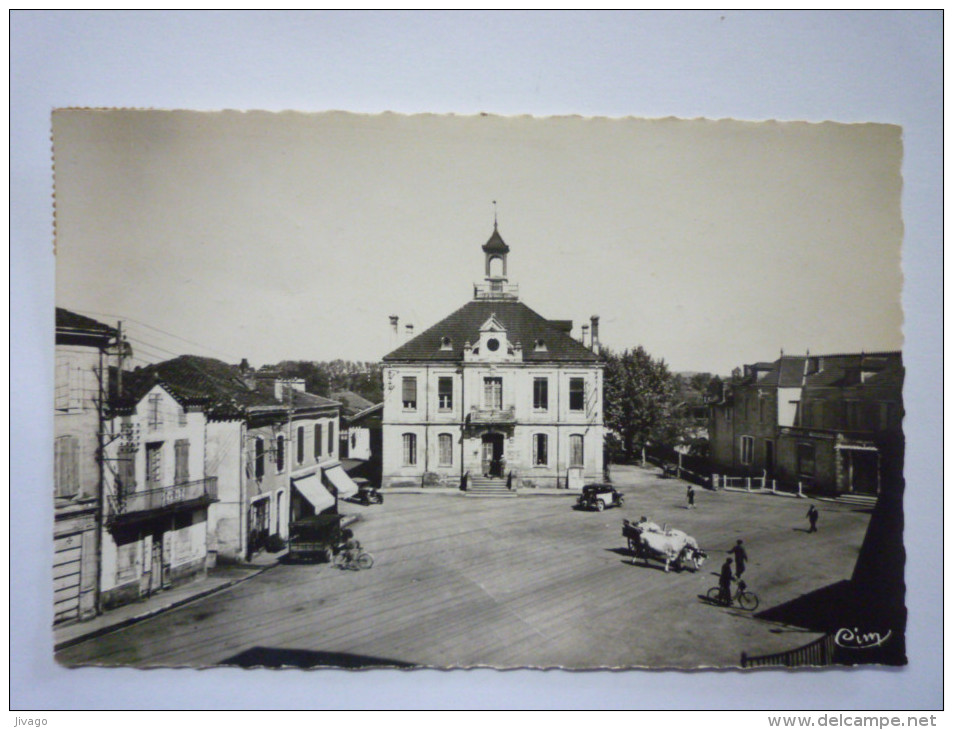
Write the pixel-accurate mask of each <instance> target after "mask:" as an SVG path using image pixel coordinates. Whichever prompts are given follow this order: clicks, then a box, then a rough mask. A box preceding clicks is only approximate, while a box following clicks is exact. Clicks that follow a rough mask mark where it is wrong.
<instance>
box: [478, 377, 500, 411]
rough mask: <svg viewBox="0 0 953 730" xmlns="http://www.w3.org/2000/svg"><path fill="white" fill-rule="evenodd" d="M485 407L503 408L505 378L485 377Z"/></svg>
mask: <svg viewBox="0 0 953 730" xmlns="http://www.w3.org/2000/svg"><path fill="white" fill-rule="evenodd" d="M483 407H484V408H490V409H496V410H502V408H503V378H483Z"/></svg>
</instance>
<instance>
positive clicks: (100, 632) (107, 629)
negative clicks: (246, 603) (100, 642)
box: [53, 563, 278, 653]
mask: <svg viewBox="0 0 953 730" xmlns="http://www.w3.org/2000/svg"><path fill="white" fill-rule="evenodd" d="M276 565H278V563H275V564H274V565H266V566H264V567H262V568H260V569H259V570H256V571H255V572H253V573H249V574H248V575H245V576H242V577H241V578H235V579H234V580H230V581H228V582H227V583H222V584H221V585H217V586H214V587H212V588H208V589H206V590H204V591H200V592H199V593H195V594H193V595H191V596H185V597H183V598H180V599H179V600H177V601H175V602H173V603H170V604H169V605H167V606H161V607H157V608H153V609H151V610H147V611H145V612H144V613H141V614H139V615H137V616H130V617H129V618H127V619H123V620H122V621H117V622H116V623H114V624H110V625H109V626H101V627H99V628H98V629H93V630H92V631H90V632H89V633H87V634H82V635H81V636H74V637H73V638H72V639H66V640H65V641H61V642H60V643H59V644H54V645H53V651H54V653H55V652H58V651H62V650H63V649H68V648H69V647H71V646H76V645H77V644H82V643H83V642H84V641H89V640H90V639H95V638H97V637H100V636H105V635H106V634H111V633H112V632H113V631H119V630H120V629H124V628H126V627H128V626H132V625H133V624H137V623H139V622H140V621H145V620H146V619H149V618H153V617H154V616H158V615H159V614H160V613H165V612H166V611H171V610H172V609H173V608H179V607H180V606H184V605H185V604H187V603H192V601H198V600H199V599H202V598H206V597H208V596H210V595H212V594H213V593H218V592H219V591H223V590H225V589H226V588H231V587H232V586H234V585H237V584H239V583H243V582H245V581H246V580H248V579H250V578H254V577H255V576H257V575H261V574H262V573H264V572H265V571H266V570H271V569H272V568H274V567H275V566H276Z"/></svg>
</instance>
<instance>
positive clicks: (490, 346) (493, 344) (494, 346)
mask: <svg viewBox="0 0 953 730" xmlns="http://www.w3.org/2000/svg"><path fill="white" fill-rule="evenodd" d="M486 349H487V350H489V351H490V352H496V351H497V350H499V349H500V341H499V340H498V339H496V338H495V337H492V338H490V339H489V340H487V341H486Z"/></svg>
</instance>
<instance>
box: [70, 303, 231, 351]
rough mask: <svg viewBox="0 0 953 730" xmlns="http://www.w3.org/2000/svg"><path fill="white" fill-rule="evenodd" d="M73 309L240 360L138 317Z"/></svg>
mask: <svg viewBox="0 0 953 730" xmlns="http://www.w3.org/2000/svg"><path fill="white" fill-rule="evenodd" d="M75 311H77V312H79V313H80V314H92V315H94V316H96V317H112V318H113V319H117V320H123V321H128V322H135V323H136V324H138V325H140V326H142V327H148V328H149V329H151V330H155V331H156V332H160V333H162V334H164V335H168V336H169V337H174V338H175V339H177V340H182V342H187V343H188V344H190V345H194V346H195V347H201V348H203V349H205V350H208V351H209V352H214V353H216V354H217V355H221V356H223V357H227V358H228V359H230V360H241V358H240V357H238V356H237V355H235V354H234V353H227V352H223V351H221V350H216V349H215V348H214V347H209V346H208V345H203V344H201V343H199V342H195V341H194V340H190V339H187V338H185V337H182V336H181V335H176V334H173V333H172V332H168V331H166V330H164V329H160V328H159V327H156V326H155V325H151V324H148V323H146V322H142V321H140V320H138V319H134V318H133V317H127V316H125V315H122V314H111V313H107V312H91V311H89V310H84V309H77V310H75Z"/></svg>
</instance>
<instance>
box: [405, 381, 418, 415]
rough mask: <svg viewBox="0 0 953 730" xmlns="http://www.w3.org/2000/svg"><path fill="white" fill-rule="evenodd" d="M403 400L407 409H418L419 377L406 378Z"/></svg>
mask: <svg viewBox="0 0 953 730" xmlns="http://www.w3.org/2000/svg"><path fill="white" fill-rule="evenodd" d="M403 401H404V408H405V409H406V410H410V411H415V410H417V378H404V380H403Z"/></svg>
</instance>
